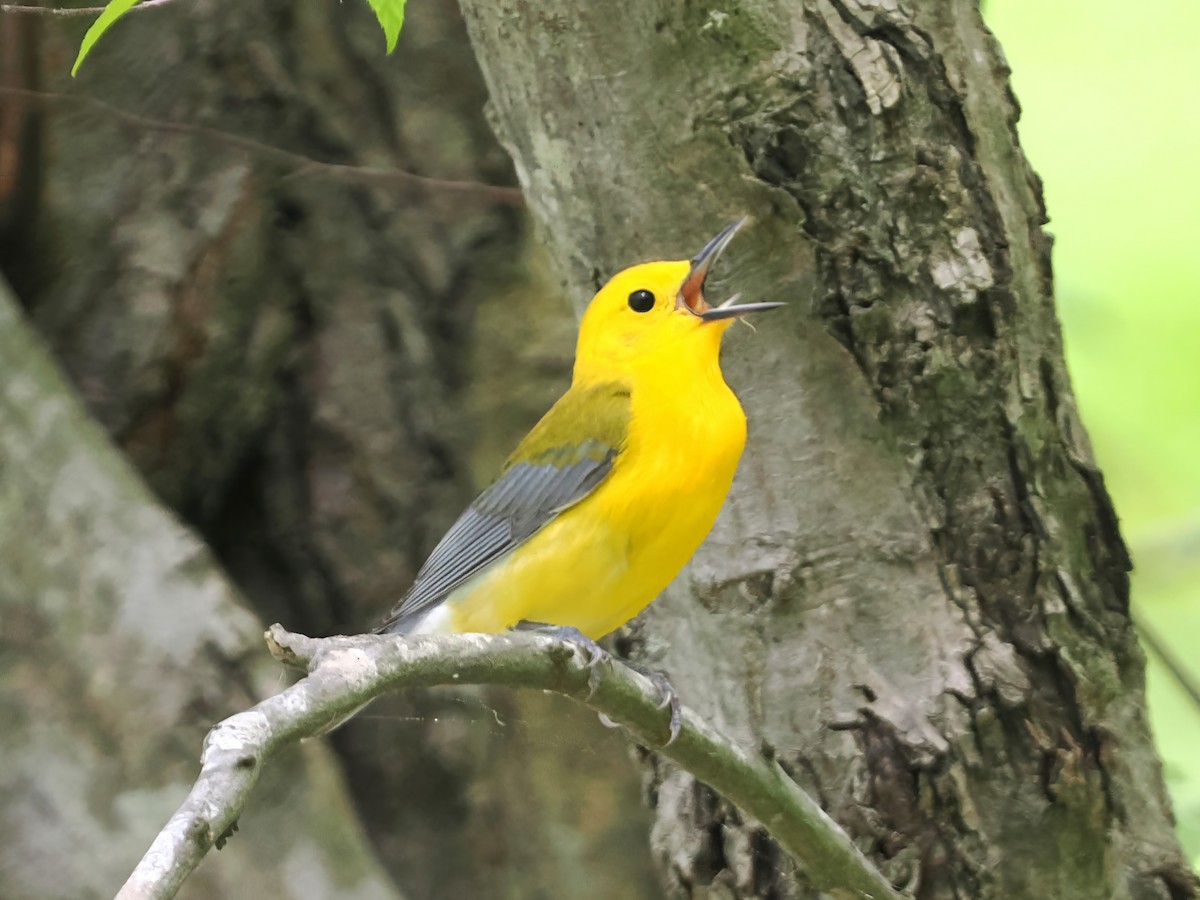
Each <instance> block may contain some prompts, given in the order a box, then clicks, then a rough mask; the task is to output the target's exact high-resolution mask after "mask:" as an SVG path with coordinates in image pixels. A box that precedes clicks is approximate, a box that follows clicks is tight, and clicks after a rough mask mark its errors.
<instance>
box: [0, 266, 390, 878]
mask: <svg viewBox="0 0 1200 900" xmlns="http://www.w3.org/2000/svg"><path fill="white" fill-rule="evenodd" d="M0 367H2V369H3V372H4V377H3V379H0V422H3V427H2V428H0V523H3V528H4V540H3V549H4V573H5V574H4V577H3V578H0V665H2V666H3V671H4V678H3V689H2V690H0V714H2V716H3V721H4V723H5V725H4V737H3V745H2V749H3V760H4V763H3V765H2V766H0V885H2V886H3V895H4V896H5V897H6V898H10V900H24V898H30V900H34V898H45V897H78V898H81V900H82V898H103V897H111V896H112V895H113V894H114V893H115V892H116V890H117V889H118V888H119V887H120V885H121V884H122V882H124V880H125V877H126V876H127V875H128V874H129V871H130V870H131V869H132V867H133V865H134V864H135V863H136V862H137V860H138V859H139V858H140V857H141V855H142V853H143V851H144V850H145V848H146V844H147V842H148V841H149V839H150V838H152V837H153V836H154V834H156V833H157V831H158V829H159V827H160V826H161V825H162V823H163V822H164V821H166V819H167V817H168V816H169V815H170V814H171V812H172V811H173V810H174V808H175V806H176V805H177V804H178V802H179V798H180V797H182V796H184V795H185V794H186V792H187V789H188V787H189V786H190V784H191V782H192V779H193V778H194V776H195V772H196V768H197V765H196V762H197V750H198V748H199V746H200V739H201V738H202V737H203V735H204V732H205V731H206V730H207V728H208V726H209V724H210V723H211V722H212V721H213V720H215V719H220V718H223V717H224V716H226V715H229V714H230V713H232V712H234V711H236V710H238V709H242V708H244V707H245V706H247V705H248V704H251V703H253V702H255V700H257V699H259V698H261V697H264V696H266V695H268V694H270V693H272V692H273V691H274V690H275V689H276V684H277V682H278V679H279V669H278V667H277V666H274V665H272V664H271V663H270V662H269V660H267V659H266V658H265V657H264V655H263V653H262V628H261V627H260V626H259V625H258V624H257V623H256V622H255V620H254V617H253V615H252V614H251V613H250V612H249V611H248V610H247V608H246V607H245V605H244V603H243V601H242V599H241V598H240V597H239V596H238V595H237V593H236V591H235V590H234V588H233V587H232V585H230V583H229V582H228V581H227V580H226V579H225V578H224V576H223V575H222V573H221V572H220V571H219V569H218V568H217V566H216V565H215V564H214V561H213V559H212V557H211V554H210V553H209V551H208V549H207V548H206V547H205V546H204V544H203V543H202V542H201V541H199V540H198V539H197V538H196V536H195V535H193V534H192V533H191V532H190V531H189V530H188V529H186V528H185V527H183V526H182V525H181V524H180V523H179V522H178V521H177V520H176V519H175V518H174V517H173V516H172V515H171V514H170V513H169V512H167V511H166V510H164V509H163V508H162V507H161V506H160V505H159V504H158V503H157V502H156V501H155V499H154V498H153V497H152V496H151V495H150V493H149V492H148V491H147V490H146V488H145V485H144V484H143V483H142V482H141V480H140V479H139V478H138V476H137V474H136V473H135V472H134V471H133V470H132V469H131V468H130V467H129V466H128V463H127V462H126V461H125V460H123V459H122V458H121V456H120V454H119V453H118V452H117V451H116V449H115V448H114V447H113V446H112V445H111V444H110V443H109V441H108V438H107V436H106V435H105V434H104V433H103V431H102V430H101V429H100V428H99V427H97V425H96V423H95V422H94V421H92V420H90V419H89V418H88V416H87V415H86V413H85V412H84V410H83V408H82V406H81V404H80V403H79V401H78V400H77V399H76V398H75V397H74V396H73V395H72V393H71V392H70V390H69V388H68V387H67V385H66V382H65V380H64V379H63V377H62V375H61V374H60V373H59V371H58V370H57V369H56V368H55V366H54V364H53V363H52V362H51V361H50V358H49V356H48V355H47V353H46V350H45V348H44V347H43V346H42V343H41V341H40V340H38V338H37V337H36V336H35V335H34V334H33V333H32V331H31V330H30V329H29V328H28V325H27V323H25V322H24V321H23V317H22V315H21V313H20V311H19V310H18V308H17V306H16V304H15V303H14V300H13V297H12V295H11V293H10V292H9V290H8V287H7V285H5V284H3V283H2V282H0ZM278 763H279V764H278V765H277V766H276V767H275V768H274V769H273V770H272V771H271V772H270V773H268V776H267V777H268V781H269V783H270V786H271V788H273V789H268V790H265V791H263V794H264V797H263V801H262V802H261V803H259V804H257V805H256V806H255V808H254V809H253V810H251V811H250V812H249V813H248V814H247V815H246V816H245V818H244V820H243V821H242V823H241V825H242V828H243V830H244V836H242V837H239V838H238V839H236V840H234V841H233V842H232V843H231V844H230V845H229V847H228V848H227V850H226V851H225V852H224V853H222V854H221V859H220V862H219V864H217V865H210V866H207V867H205V868H204V869H203V870H201V871H200V872H198V873H197V875H196V877H195V878H194V879H193V880H192V881H191V882H190V883H189V884H188V886H187V889H186V890H185V891H184V892H183V893H182V895H181V896H183V897H185V898H186V897H190V898H200V897H252V896H262V897H281V898H282V897H289V898H290V897H295V898H299V897H305V898H317V897H323V898H335V897H344V896H346V895H347V894H353V895H354V896H356V897H363V898H368V897H369V898H379V900H384V898H389V897H395V896H396V894H395V892H394V890H393V887H392V885H391V883H390V881H389V879H388V878H387V875H386V874H385V873H384V872H383V871H382V869H381V868H380V867H379V865H378V863H377V862H376V861H375V859H374V857H373V856H372V855H371V852H370V850H369V848H368V846H367V844H366V842H365V841H364V840H363V838H362V834H361V832H360V830H359V828H358V826H357V823H356V821H355V820H354V817H353V815H352V813H351V810H350V808H349V804H348V802H347V795H346V791H345V787H344V785H343V784H342V781H341V778H340V775H339V773H338V771H337V764H336V762H335V761H334V759H333V757H332V754H330V753H329V752H328V750H327V749H326V748H324V747H321V746H320V745H310V746H308V747H305V748H303V749H302V750H293V751H292V752H289V753H287V754H284V755H283V756H282V757H281V758H280V759H279V761H278Z"/></svg>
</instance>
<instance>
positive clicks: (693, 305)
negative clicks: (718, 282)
mask: <svg viewBox="0 0 1200 900" xmlns="http://www.w3.org/2000/svg"><path fill="white" fill-rule="evenodd" d="M746 221H747V220H746V219H745V218H741V219H738V220H737V221H736V222H734V223H733V224H732V225H728V226H726V227H725V228H723V229H722V230H721V233H720V234H718V235H717V236H716V237H715V238H713V239H712V240H711V241H709V242H708V243H707V244H705V245H704V249H703V250H701V251H700V252H699V253H697V254H696V257H695V259H693V260H692V270H691V271H690V272H688V277H687V278H685V279H684V280H683V284H682V285H680V287H679V297H678V298H677V299H676V301H675V305H676V307H677V308H679V309H686V310H687V311H688V312H690V313H692V314H694V315H697V316H699V317H700V318H701V319H703V320H704V321H705V322H713V321H716V320H718V319H732V318H734V317H735V316H742V315H745V314H746V313H752V312H760V311H761V310H764V309H775V308H776V307H777V306H783V304H782V303H740V304H739V303H738V300H740V299H741V296H742V295H741V294H734V295H733V296H732V297H730V298H729V299H728V300H726V301H725V302H724V303H722V304H721V305H720V306H709V305H708V301H707V300H705V299H704V279H705V278H707V277H708V270H709V269H711V268H712V264H713V263H715V262H716V261H717V258H718V257H719V256H720V255H721V252H722V251H723V250H724V249H725V248H726V247H728V246H729V242H730V241H732V240H733V236H734V235H735V234H737V233H738V229H740V228H741V227H742V226H743V225H745V224H746Z"/></svg>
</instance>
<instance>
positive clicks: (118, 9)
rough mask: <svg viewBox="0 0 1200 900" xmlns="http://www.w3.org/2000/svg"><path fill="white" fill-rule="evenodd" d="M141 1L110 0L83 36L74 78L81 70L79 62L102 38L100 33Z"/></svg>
mask: <svg viewBox="0 0 1200 900" xmlns="http://www.w3.org/2000/svg"><path fill="white" fill-rule="evenodd" d="M139 2H140V0H108V5H107V6H105V7H104V12H102V13H100V18H98V19H96V21H95V22H93V23H92V27H91V28H89V29H88V30H87V34H85V35H84V36H83V43H82V44H80V45H79V55H78V56H76V57H75V65H73V66H71V77H72V78H74V77H75V73H76V72H78V71H79V64H80V63H82V62H83V59H84V57H85V56H87V55H88V52H89V51H90V50H91V49H92V47H93V46H94V45H95V43H96V41H98V40H100V35H102V34H104V32H106V31H108V29H109V28H110V27H111V26H112V23H113V22H115V21H117V19H119V18H121V16H123V15H125V13H127V12H129V11H130V10H131V9H133V8H134V7H135V6H137V5H138V3H139Z"/></svg>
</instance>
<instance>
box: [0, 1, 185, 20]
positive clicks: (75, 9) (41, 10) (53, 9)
mask: <svg viewBox="0 0 1200 900" xmlns="http://www.w3.org/2000/svg"><path fill="white" fill-rule="evenodd" d="M173 2H175V0H142V2H141V3H139V4H138V5H137V6H135V7H133V8H132V9H130V10H129V12H141V11H142V10H144V9H153V8H154V7H156V6H166V5H167V4H168V3H173ZM104 9H105V8H104V7H103V6H70V7H59V6H21V5H19V4H13V3H0V12H6V13H16V14H22V15H27V16H57V17H64V16H65V17H70V16H98V15H100V13H102V12H104Z"/></svg>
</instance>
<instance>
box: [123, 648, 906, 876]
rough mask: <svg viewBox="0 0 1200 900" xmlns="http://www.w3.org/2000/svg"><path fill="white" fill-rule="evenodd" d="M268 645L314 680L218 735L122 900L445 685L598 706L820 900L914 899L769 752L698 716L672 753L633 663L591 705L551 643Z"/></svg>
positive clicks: (651, 691)
mask: <svg viewBox="0 0 1200 900" xmlns="http://www.w3.org/2000/svg"><path fill="white" fill-rule="evenodd" d="M266 636H267V642H268V644H269V645H270V646H271V652H272V653H273V654H274V655H275V657H276V658H277V659H280V660H281V661H283V662H287V663H289V664H293V665H301V666H303V667H305V668H307V670H308V676H307V677H305V678H303V679H301V680H300V681H298V682H297V683H296V684H294V685H292V686H291V687H289V688H286V689H285V690H283V691H281V692H280V693H279V694H276V695H275V696H274V697H270V698H268V699H266V700H264V701H262V702H261V703H259V704H258V705H257V706H255V707H253V708H252V709H250V710H247V711H246V712H241V713H238V714H237V715H234V716H231V717H230V718H228V719H226V720H225V721H224V722H221V723H220V724H218V725H217V726H216V727H215V728H213V730H212V731H210V732H209V734H208V737H207V738H206V739H205V741H204V751H203V754H202V756H201V770H200V776H199V778H197V780H196V783H195V785H194V786H193V788H192V790H191V793H190V794H188V797H187V799H186V800H185V801H184V802H183V805H182V806H180V808H179V810H178V811H177V812H176V813H175V815H174V816H172V817H171V819H170V821H169V822H167V824H166V826H165V827H164V828H163V830H162V832H161V833H160V834H159V835H158V837H156V838H155V839H154V843H153V844H152V845H151V846H150V849H149V850H148V851H147V852H146V855H145V856H144V857H143V858H142V861H141V862H140V863H138V865H137V868H136V869H134V871H133V874H132V875H130V876H129V880H128V881H127V882H126V883H125V885H124V887H122V888H121V891H120V892H119V893H118V894H117V900H164V898H170V897H173V896H175V893H176V892H177V891H178V890H179V888H180V886H181V885H182V884H183V882H184V879H186V878H187V876H188V874H189V873H190V872H191V871H192V870H193V869H195V867H196V866H197V865H198V864H199V862H200V860H201V859H202V858H203V857H204V855H205V854H206V853H207V852H208V850H209V848H210V847H212V846H213V845H214V844H215V843H216V842H217V841H218V840H221V839H223V837H224V836H225V835H227V834H228V833H229V832H230V830H231V829H232V827H233V825H234V824H235V823H236V822H237V819H238V817H239V816H240V815H241V813H242V810H243V809H244V808H245V806H246V802H247V798H248V797H249V795H250V790H251V789H252V788H253V787H254V783H255V782H256V781H257V780H258V776H259V773H261V772H262V770H263V768H264V767H265V766H266V765H267V763H268V761H269V760H270V758H271V756H272V755H273V754H275V753H276V752H277V751H278V750H279V749H280V748H281V747H283V746H284V745H285V744H289V743H292V742H294V741H297V740H299V739H301V738H304V737H310V736H312V735H315V734H319V733H321V731H322V730H323V729H325V728H327V727H328V726H329V725H330V724H331V723H334V722H337V721H339V720H340V719H342V718H345V717H346V716H348V715H350V714H352V713H353V712H354V711H355V710H357V709H358V708H360V707H361V706H362V705H363V704H364V703H367V702H369V701H370V700H371V699H373V698H374V697H376V696H378V695H379V694H380V693H382V692H383V691H384V690H385V689H387V688H394V687H398V686H400V685H406V686H431V685H439V684H503V685H513V686H524V687H532V688H540V689H542V690H552V691H557V692H559V693H562V694H565V695H566V696H568V697H573V698H574V699H576V700H579V701H580V702H582V703H586V704H587V705H588V706H590V707H591V708H592V709H594V710H596V711H597V712H600V713H603V714H604V715H605V716H607V717H608V718H609V719H611V720H612V721H613V722H616V723H617V724H619V725H622V726H624V727H625V728H626V729H627V730H628V731H629V733H630V735H631V736H632V738H633V739H634V740H636V741H637V742H638V743H640V744H644V745H645V746H647V747H652V748H654V749H655V750H656V751H657V752H658V753H661V754H662V755H663V756H665V757H666V758H668V759H670V760H672V761H674V762H675V763H676V764H678V765H679V766H681V767H682V768H684V769H686V770H687V771H689V772H691V773H692V774H693V775H695V776H696V777H697V778H699V779H700V780H701V781H703V782H705V783H707V784H709V785H710V786H711V787H713V788H714V789H715V790H716V791H717V792H719V793H720V794H722V795H723V796H724V797H725V798H726V799H728V800H729V801H730V802H732V803H734V804H735V805H737V806H738V807H740V808H741V809H742V810H744V811H745V812H746V813H748V814H749V815H751V816H753V817H754V818H755V819H757V820H758V821H759V822H761V823H762V825H763V827H764V828H766V829H767V831H768V832H770V833H771V835H772V836H773V837H774V838H775V840H776V841H778V842H779V844H780V846H781V847H783V848H784V849H785V850H787V851H788V852H789V853H791V854H792V855H793V856H794V857H795V858H796V860H797V861H798V862H799V863H800V864H801V865H802V866H803V868H804V869H805V871H806V873H807V875H808V878H809V880H810V881H811V882H812V884H813V885H814V886H815V887H816V888H817V889H818V890H821V891H826V892H829V893H835V894H837V895H838V896H857V897H867V898H877V900H883V898H886V900H900V898H901V895H900V894H899V893H897V892H896V890H895V889H894V888H893V887H892V886H891V884H890V883H889V882H888V881H887V879H886V878H884V877H883V875H882V874H881V873H880V872H879V871H878V870H877V869H876V868H875V867H874V866H873V865H872V864H871V862H870V861H869V860H867V858H866V857H865V856H863V855H862V853H860V852H859V850H858V849H857V848H856V847H855V846H854V844H853V843H852V842H851V840H850V838H849V837H848V836H847V835H846V833H845V832H844V831H842V830H841V828H839V827H838V825H837V824H836V823H835V822H834V821H833V820H832V819H830V818H829V817H828V816H827V815H826V814H825V813H824V811H823V810H822V809H821V808H820V806H818V805H817V803H816V801H814V800H813V799H812V798H811V797H809V795H808V794H806V793H805V792H804V791H803V790H801V789H800V788H799V787H798V786H797V785H796V783H795V782H793V781H792V780H791V779H790V778H789V777H788V776H787V775H786V774H785V773H784V771H783V769H782V768H780V766H779V764H778V763H777V762H776V761H775V759H774V756H773V755H771V754H770V753H769V752H767V751H766V750H763V751H762V752H753V753H752V752H749V751H747V750H745V749H743V748H741V747H739V746H737V745H736V744H733V743H731V742H730V741H728V740H727V739H725V738H724V737H722V736H721V735H719V734H717V733H716V732H715V731H713V730H712V729H711V728H710V727H709V726H708V725H707V724H706V723H705V722H704V721H702V720H701V719H700V718H699V717H698V716H697V715H696V714H695V713H694V712H692V711H691V710H688V709H684V710H683V713H682V727H681V729H680V731H679V735H678V737H677V738H676V739H675V741H674V742H672V743H671V744H670V745H666V743H665V742H666V740H667V736H668V723H669V718H670V713H669V712H668V711H667V710H664V709H661V708H660V707H659V702H660V698H661V695H660V692H659V689H658V687H656V686H655V685H654V683H653V682H652V681H651V680H650V679H649V678H647V677H645V676H644V675H642V674H640V673H638V672H635V671H634V670H633V669H630V668H629V667H628V666H626V665H623V664H622V663H620V662H617V661H615V660H609V661H604V662H601V663H600V666H601V671H600V678H599V683H598V684H597V685H596V688H595V691H594V692H589V687H588V676H589V670H588V668H587V666H586V663H585V660H584V659H583V657H582V654H577V653H576V651H575V649H574V648H573V647H572V645H570V644H567V643H564V642H562V641H559V640H558V639H556V638H551V637H547V636H545V635H536V634H503V635H478V634H465V635H463V634H460V635H448V636H445V637H437V638H428V637H420V638H413V637H397V636H390V635H386V636H380V635H361V636H357V637H336V638H325V639H314V638H308V637H304V636H303V635H297V634H291V633H289V632H287V631H286V630H284V629H283V628H282V627H281V626H279V625H273V626H271V628H270V630H269V631H268V632H267V635H266Z"/></svg>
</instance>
